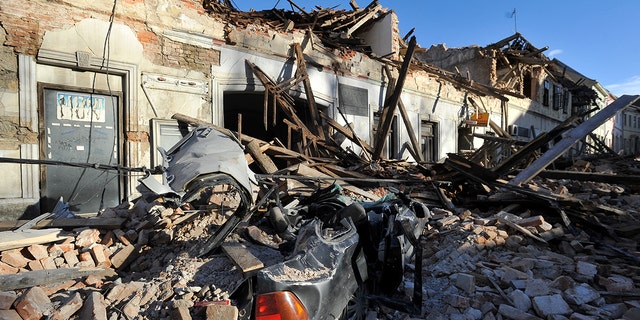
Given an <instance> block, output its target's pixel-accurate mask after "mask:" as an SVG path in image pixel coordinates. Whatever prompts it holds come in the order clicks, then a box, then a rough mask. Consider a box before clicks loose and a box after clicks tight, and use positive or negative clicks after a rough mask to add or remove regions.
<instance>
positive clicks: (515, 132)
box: [509, 124, 531, 138]
mask: <svg viewBox="0 0 640 320" xmlns="http://www.w3.org/2000/svg"><path fill="white" fill-rule="evenodd" d="M509 134H510V135H511V136H514V137H523V138H529V137H530V135H531V129H529V128H525V127H519V126H518V125H515V124H512V125H510V126H509Z"/></svg>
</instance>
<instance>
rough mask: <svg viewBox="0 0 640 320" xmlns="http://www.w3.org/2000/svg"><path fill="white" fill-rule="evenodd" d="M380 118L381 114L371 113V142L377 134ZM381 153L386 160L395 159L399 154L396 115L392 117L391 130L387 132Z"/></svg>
mask: <svg viewBox="0 0 640 320" xmlns="http://www.w3.org/2000/svg"><path fill="white" fill-rule="evenodd" d="M381 116H382V112H374V113H373V130H372V132H371V134H372V137H371V139H372V140H373V139H374V138H373V137H375V136H376V135H377V134H378V125H379V124H380V117H381ZM382 153H383V155H384V156H386V157H387V158H388V159H395V158H396V157H397V155H398V154H399V153H400V136H399V135H398V117H397V116H396V115H394V116H393V121H392V122H391V129H390V130H389V136H388V137H387V141H386V143H385V148H384V150H383V152H382Z"/></svg>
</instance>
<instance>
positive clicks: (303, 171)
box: [296, 164, 380, 201]
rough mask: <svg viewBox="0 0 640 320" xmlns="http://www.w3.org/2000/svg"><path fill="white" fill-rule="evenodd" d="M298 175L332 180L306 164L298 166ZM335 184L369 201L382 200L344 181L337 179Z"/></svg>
mask: <svg viewBox="0 0 640 320" xmlns="http://www.w3.org/2000/svg"><path fill="white" fill-rule="evenodd" d="M296 174H298V175H300V176H304V177H319V178H331V176H329V175H327V174H325V173H322V172H320V171H318V170H315V169H312V168H309V167H308V166H306V165H304V164H298V165H297V168H296ZM335 182H336V183H338V184H339V185H340V186H342V188H343V189H345V190H348V191H350V192H353V193H355V194H358V195H361V196H363V197H365V198H368V199H371V200H374V201H376V200H379V199H380V197H379V196H377V195H375V194H373V193H371V192H368V191H365V190H362V189H360V188H358V187H355V186H353V185H351V184H349V183H347V182H345V181H344V180H340V179H338V178H336V180H335Z"/></svg>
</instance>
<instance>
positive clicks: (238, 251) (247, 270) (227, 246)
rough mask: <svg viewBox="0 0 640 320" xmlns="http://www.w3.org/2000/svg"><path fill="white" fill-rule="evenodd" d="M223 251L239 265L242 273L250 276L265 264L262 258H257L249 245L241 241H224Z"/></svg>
mask: <svg viewBox="0 0 640 320" xmlns="http://www.w3.org/2000/svg"><path fill="white" fill-rule="evenodd" d="M222 251H224V253H225V254H226V255H227V257H229V259H231V261H232V262H233V264H234V265H236V267H238V268H239V269H240V270H241V271H242V274H243V275H244V276H245V277H246V276H250V275H252V274H253V273H255V272H257V271H258V270H260V269H262V268H264V264H263V263H262V261H260V259H258V258H256V256H254V255H253V254H252V253H251V252H249V250H247V247H245V246H244V245H242V244H239V243H223V244H222Z"/></svg>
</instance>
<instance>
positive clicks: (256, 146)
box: [246, 140, 278, 173]
mask: <svg viewBox="0 0 640 320" xmlns="http://www.w3.org/2000/svg"><path fill="white" fill-rule="evenodd" d="M246 147H247V151H248V152H249V154H251V156H252V157H253V159H254V160H255V161H256V162H257V163H258V166H259V167H260V169H261V170H262V172H264V173H274V172H276V171H278V167H276V164H275V163H273V160H271V158H269V157H268V156H266V155H265V154H264V153H262V151H261V150H260V143H259V142H258V140H252V141H251V142H249V143H247V145H246Z"/></svg>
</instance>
